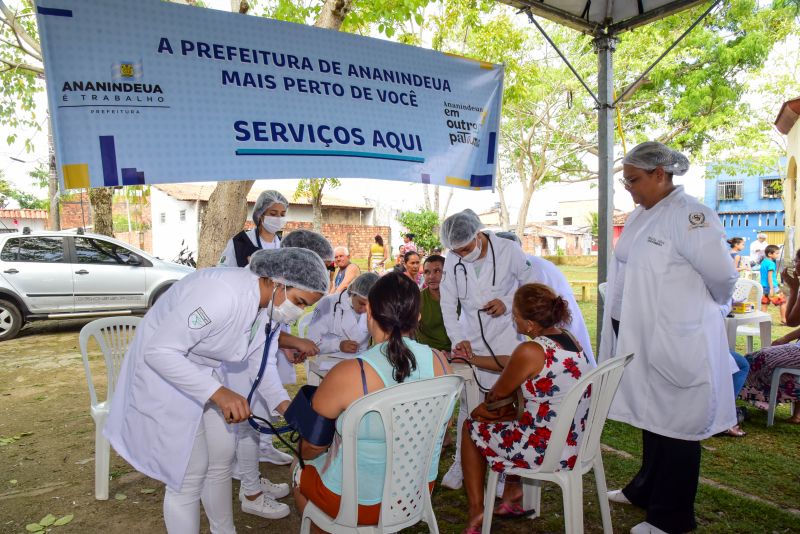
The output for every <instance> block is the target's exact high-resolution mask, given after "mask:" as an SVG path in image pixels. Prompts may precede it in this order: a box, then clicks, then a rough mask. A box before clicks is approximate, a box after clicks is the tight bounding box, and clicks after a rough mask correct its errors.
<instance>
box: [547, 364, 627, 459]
mask: <svg viewBox="0 0 800 534" xmlns="http://www.w3.org/2000/svg"><path fill="white" fill-rule="evenodd" d="M631 359H633V354H628V355H627V356H618V357H616V358H611V359H610V360H608V361H606V362H604V363H602V364H600V365H598V366H597V367H596V368H595V369H592V370H591V371H589V372H588V373H586V375H584V376H583V377H582V378H581V379H580V380H578V382H576V383H575V385H574V386H573V388H572V389H571V390H570V391H569V393H567V395H566V396H565V397H564V400H563V401H562V402H561V405H560V406H559V415H558V418H557V420H556V426H555V428H554V429H553V433H552V434H551V436H550V439H549V441H548V442H547V452H545V455H544V460H543V461H542V465H541V467H540V468H539V469H538V470H537V471H539V472H542V473H551V472H553V471H556V470H558V469H560V467H561V456H562V454H563V451H564V446H565V445H566V442H567V433H568V432H569V431H570V428H571V427H572V422H573V420H574V419H575V415H576V413H577V411H578V407H579V404H580V401H581V399H582V398H583V395H584V393H585V392H586V390H587V389H588V388H591V396H590V399H589V402H590V405H589V416H588V417H587V419H586V428H585V429H584V431H583V436H582V437H581V440H580V443H579V444H578V453H577V460H576V462H575V467H574V469H578V470H581V471H582V470H583V469H584V468H585V467H586V466H588V465H591V464H592V463H593V462H594V460H595V457H596V456H597V455H598V454H599V453H600V436H601V434H602V433H603V426H604V425H605V423H606V417H608V411H609V410H610V409H611V401H612V400H614V395H615V394H616V393H617V388H618V387H619V382H620V380H622V373H623V371H624V370H625V366H626V365H628V363H629V362H630V361H631Z"/></svg>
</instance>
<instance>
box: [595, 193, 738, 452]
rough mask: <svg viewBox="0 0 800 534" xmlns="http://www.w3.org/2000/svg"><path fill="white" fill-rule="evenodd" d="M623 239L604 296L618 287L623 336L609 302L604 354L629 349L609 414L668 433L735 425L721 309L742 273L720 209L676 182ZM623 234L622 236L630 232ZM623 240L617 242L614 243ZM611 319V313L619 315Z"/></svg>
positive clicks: (703, 434)
mask: <svg viewBox="0 0 800 534" xmlns="http://www.w3.org/2000/svg"><path fill="white" fill-rule="evenodd" d="M651 209H658V210H659V211H658V212H654V213H653V214H652V215H653V216H652V217H649V219H648V220H647V221H646V222H643V223H640V224H637V217H638V216H639V215H640V214H641V213H642V212H643V208H642V207H641V206H639V207H638V208H636V210H634V212H633V213H632V214H631V216H630V217H629V218H628V221H627V222H626V225H625V230H624V232H623V235H622V237H621V238H620V240H622V239H633V240H634V241H632V242H631V243H630V253H629V254H628V261H627V263H626V265H625V268H624V269H622V271H624V279H617V274H618V272H620V270H621V268H620V260H619V259H617V257H616V256H615V257H614V258H613V260H612V262H611V265H610V269H609V275H608V288H607V290H606V293H607V294H609V295H613V294H614V284H620V283H623V284H624V286H623V287H624V289H623V298H622V305H621V308H620V309H621V316H620V317H619V318H618V319H619V321H620V327H619V336H618V337H615V336H614V331H613V328H612V325H611V313H610V306H609V307H606V309H605V314H604V317H603V330H602V341H601V346H600V350H599V351H598V352H599V356H600V358H599V359H600V360H601V361H603V360H605V359H607V358H609V357H612V356H621V355H625V354H629V353H633V354H634V358H633V360H632V361H631V363H630V364H629V365H628V366H627V368H626V369H625V372H624V374H623V376H622V381H621V383H620V386H619V390H618V391H617V394H616V396H615V397H614V402H613V404H612V406H611V412H610V414H609V417H610V418H611V419H614V420H617V421H622V422H625V423H629V424H631V425H633V426H636V427H638V428H642V429H645V430H648V431H650V432H653V433H656V434H659V435H662V436H667V437H670V438H676V439H683V440H690V441H697V440H702V439H705V438H707V437H709V436H712V435H714V434H716V433H718V432H721V431H723V430H725V429H727V428H730V427H732V426H733V425H735V424H736V412H735V405H734V398H733V383H732V380H731V372H732V369H731V364H730V361H731V359H730V355H729V353H728V342H727V337H726V335H725V324H724V320H723V317H722V315H721V314H720V306H721V305H724V304H726V303H727V302H728V301H729V300H730V298H731V295H732V293H733V288H734V285H735V284H736V279H737V278H738V274H737V272H736V270H735V269H734V268H733V262H731V260H730V255H729V254H728V247H727V245H726V244H725V242H724V235H725V234H724V232H723V229H722V226H721V225H720V223H719V219H718V218H717V215H716V213H714V211H713V210H712V209H710V208H708V207H706V206H704V205H703V204H701V203H700V202H698V201H697V200H696V199H695V198H693V197H691V196H689V195H687V194H686V193H684V191H683V187H682V186H678V187H676V189H675V191H673V192H672V193H670V195H669V196H667V197H666V198H665V199H663V200H662V201H661V202H659V203H658V204H657V205H656V206H654V207H653V208H651ZM626 233H627V234H628V235H626ZM617 246H618V247H619V246H620V245H619V244H618V245H617ZM615 318H616V317H615Z"/></svg>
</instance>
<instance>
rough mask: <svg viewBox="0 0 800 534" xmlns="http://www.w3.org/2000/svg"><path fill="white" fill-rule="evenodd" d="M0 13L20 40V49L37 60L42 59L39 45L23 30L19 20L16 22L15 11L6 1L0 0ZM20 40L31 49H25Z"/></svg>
mask: <svg viewBox="0 0 800 534" xmlns="http://www.w3.org/2000/svg"><path fill="white" fill-rule="evenodd" d="M0 13H2V15H3V17H4V19H3V21H4V22H5V23H6V24H8V25H9V26H10V27H11V30H12V31H13V32H14V36H15V37H16V38H17V40H18V41H19V42H20V43H19V46H20V48H21V49H22V50H24V51H25V52H26V53H27V54H28V55H30V56H33V57H34V58H36V59H38V60H39V61H41V60H42V48H41V46H39V43H37V42H36V40H35V39H34V38H33V37H31V36H30V35H29V34H28V32H26V31H25V28H23V27H22V26H21V25H20V24H19V22H17V15H16V13H15V12H13V11H11V10H10V9H9V8H8V6H6V3H5V2H4V1H3V0H0ZM22 41H25V44H27V45H28V47H30V48H31V50H26V49H25V47H24V46H23V44H22Z"/></svg>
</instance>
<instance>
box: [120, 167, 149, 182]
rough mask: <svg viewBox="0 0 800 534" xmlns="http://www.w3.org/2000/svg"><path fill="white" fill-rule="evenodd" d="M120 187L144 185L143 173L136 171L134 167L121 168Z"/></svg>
mask: <svg viewBox="0 0 800 534" xmlns="http://www.w3.org/2000/svg"><path fill="white" fill-rule="evenodd" d="M122 185H144V172H141V171H137V170H136V168H135V167H134V168H128V167H126V168H123V169H122Z"/></svg>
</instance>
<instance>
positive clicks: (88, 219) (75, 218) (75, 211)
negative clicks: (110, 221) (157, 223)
mask: <svg viewBox="0 0 800 534" xmlns="http://www.w3.org/2000/svg"><path fill="white" fill-rule="evenodd" d="M81 197H83V216H81ZM68 198H69V200H67V199H66V198H64V199H62V200H61V206H60V211H61V213H60V215H61V228H79V227H81V226H91V225H92V208H91V206H90V204H89V197H88V196H87V195H86V193H81V195H80V197H79V196H78V195H70V196H69V197H68ZM130 209H131V219H132V220H136V221H137V222H138V220H139V217H140V215H139V211H140V210H141V212H142V213H141V218H142V222H143V223H144V224H146V225H150V222H151V221H150V219H151V214H150V211H151V210H150V199H149V198H147V199H145V204H144V206H140V205H139V204H138V199H132V200H131V207H130ZM112 212H113V214H114V215H124V216H127V213H128V211H127V209H126V206H125V199H124V198H118V197H116V196H115V197H114V205H113V206H112ZM84 221H85V222H84Z"/></svg>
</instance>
